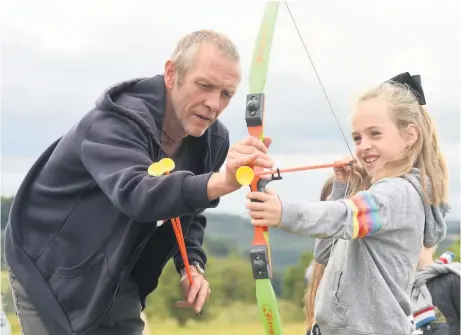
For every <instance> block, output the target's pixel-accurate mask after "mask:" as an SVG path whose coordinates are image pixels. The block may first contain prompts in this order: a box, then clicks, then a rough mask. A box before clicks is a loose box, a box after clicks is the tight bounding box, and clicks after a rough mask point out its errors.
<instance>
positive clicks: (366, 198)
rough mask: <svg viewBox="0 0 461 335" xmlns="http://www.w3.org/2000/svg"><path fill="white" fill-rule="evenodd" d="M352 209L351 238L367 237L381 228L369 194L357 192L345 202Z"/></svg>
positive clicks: (373, 201)
mask: <svg viewBox="0 0 461 335" xmlns="http://www.w3.org/2000/svg"><path fill="white" fill-rule="evenodd" d="M345 201H346V204H348V205H349V206H350V207H351V209H352V238H353V239H354V238H357V237H358V238H361V237H365V236H369V235H371V234H372V233H374V232H376V231H378V230H379V229H381V227H382V221H381V217H380V215H379V208H378V205H377V204H376V202H375V200H374V199H373V196H372V195H371V193H370V192H368V191H364V192H359V193H357V194H356V195H354V196H353V197H351V198H348V199H346V200H345Z"/></svg>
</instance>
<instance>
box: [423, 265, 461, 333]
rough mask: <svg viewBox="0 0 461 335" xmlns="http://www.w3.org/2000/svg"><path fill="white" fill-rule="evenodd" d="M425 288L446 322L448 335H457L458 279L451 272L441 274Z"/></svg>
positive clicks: (458, 317) (458, 327)
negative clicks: (448, 330)
mask: <svg viewBox="0 0 461 335" xmlns="http://www.w3.org/2000/svg"><path fill="white" fill-rule="evenodd" d="M426 286H427V288H428V290H429V292H430V293H431V296H432V303H433V304H434V306H437V307H438V309H439V310H440V312H442V314H443V316H444V317H445V319H446V320H447V323H448V326H449V328H450V335H459V334H460V325H459V319H460V315H459V312H460V311H459V301H460V290H459V289H460V277H459V276H458V275H457V274H456V273H453V272H450V273H446V274H442V275H440V276H437V277H435V278H433V279H431V280H429V281H428V282H427V284H426Z"/></svg>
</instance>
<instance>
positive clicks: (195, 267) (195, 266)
mask: <svg viewBox="0 0 461 335" xmlns="http://www.w3.org/2000/svg"><path fill="white" fill-rule="evenodd" d="M190 269H191V272H192V273H194V272H195V273H199V274H201V275H204V274H205V268H204V267H203V266H202V265H201V264H200V263H199V262H197V261H193V262H191V263H190ZM180 275H181V277H183V276H185V275H186V269H185V267H183V268H182V269H181V271H180Z"/></svg>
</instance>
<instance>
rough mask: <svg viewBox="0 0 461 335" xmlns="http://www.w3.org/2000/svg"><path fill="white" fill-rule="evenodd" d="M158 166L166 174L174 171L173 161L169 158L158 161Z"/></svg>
mask: <svg viewBox="0 0 461 335" xmlns="http://www.w3.org/2000/svg"><path fill="white" fill-rule="evenodd" d="M160 164H161V165H162V166H163V170H164V171H166V172H171V171H173V170H174V167H175V165H174V161H173V160H172V159H171V158H163V159H162V160H160Z"/></svg>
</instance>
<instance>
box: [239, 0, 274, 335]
mask: <svg viewBox="0 0 461 335" xmlns="http://www.w3.org/2000/svg"><path fill="white" fill-rule="evenodd" d="M279 5H280V3H279V2H278V1H271V2H268V3H267V4H266V9H265V11H264V16H263V19H262V22H261V28H260V31H259V35H258V39H257V42H256V47H255V50H254V53H253V60H252V64H251V70H250V77H249V86H250V90H249V94H248V95H247V104H246V110H245V120H246V124H247V128H248V132H249V134H250V135H251V136H254V137H257V138H258V139H260V140H261V141H262V140H263V138H264V112H265V101H264V93H263V92H264V86H265V84H266V76H267V70H268V66H269V55H270V50H271V45H272V37H273V35H274V29H275V21H276V18H277V14H278V10H279ZM251 168H252V169H253V171H254V172H258V171H261V170H262V168H261V167H258V166H252V167H251ZM265 183H267V180H265V179H260V178H254V179H253V182H252V183H251V185H250V189H251V190H252V191H262V190H264V186H265V185H264V184H265ZM250 257H251V266H252V270H253V277H254V279H255V280H256V300H257V302H258V306H259V310H260V314H261V318H262V322H263V325H264V329H265V332H266V334H270V335H281V334H282V327H281V321H280V314H279V310H278V306H277V299H276V297H275V293H274V289H273V287H272V282H271V279H272V265H271V257H270V247H269V234H268V230H267V227H265V228H263V227H255V228H254V237H253V242H252V244H251V250H250Z"/></svg>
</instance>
